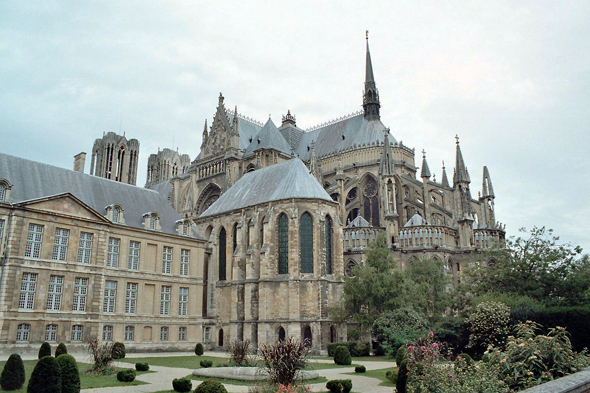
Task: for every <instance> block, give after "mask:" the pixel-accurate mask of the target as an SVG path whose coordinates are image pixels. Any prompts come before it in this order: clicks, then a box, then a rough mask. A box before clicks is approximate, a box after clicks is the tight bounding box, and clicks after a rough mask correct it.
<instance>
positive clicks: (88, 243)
mask: <svg viewBox="0 0 590 393" xmlns="http://www.w3.org/2000/svg"><path fill="white" fill-rule="evenodd" d="M93 238H94V235H93V234H92V233H86V232H81V233H80V242H79V243H78V263H83V264H85V265H88V264H90V257H91V256H92V239H93Z"/></svg>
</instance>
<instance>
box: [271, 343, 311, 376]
mask: <svg viewBox="0 0 590 393" xmlns="http://www.w3.org/2000/svg"><path fill="white" fill-rule="evenodd" d="M309 350H310V345H309V341H307V340H303V341H299V340H296V339H294V338H292V337H289V338H288V339H286V340H280V341H277V342H276V343H274V344H272V345H270V344H262V345H261V346H260V354H261V356H262V361H263V362H264V369H265V370H266V371H267V372H268V375H269V376H270V381H271V382H272V383H273V384H283V385H285V386H289V385H291V384H292V383H293V381H294V380H295V377H296V376H297V373H298V372H299V371H300V370H303V369H304V368H305V366H306V365H307V356H308V355H309Z"/></svg>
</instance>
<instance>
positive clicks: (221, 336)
mask: <svg viewBox="0 0 590 393" xmlns="http://www.w3.org/2000/svg"><path fill="white" fill-rule="evenodd" d="M218 336H219V337H218V338H217V345H218V346H220V347H223V329H219V333H218Z"/></svg>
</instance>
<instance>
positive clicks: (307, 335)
mask: <svg viewBox="0 0 590 393" xmlns="http://www.w3.org/2000/svg"><path fill="white" fill-rule="evenodd" d="M303 339H304V340H305V341H307V345H308V346H310V347H311V345H312V343H313V338H312V335H311V327H309V326H306V327H305V329H304V330H303Z"/></svg>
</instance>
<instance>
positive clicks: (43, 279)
mask: <svg viewBox="0 0 590 393" xmlns="http://www.w3.org/2000/svg"><path fill="white" fill-rule="evenodd" d="M359 98H362V107H363V110H362V111H360V112H358V113H354V114H351V115H348V116H343V117H341V118H339V119H336V120H334V121H330V122H327V123H324V124H321V125H318V126H316V127H313V128H311V129H307V130H303V129H301V128H299V127H297V121H296V118H295V116H294V115H293V114H291V112H290V111H287V113H286V114H285V115H284V116H283V117H282V122H281V124H280V125H278V126H277V125H276V124H275V123H274V122H273V121H272V120H271V119H269V120H268V121H267V122H266V123H265V124H262V123H259V122H257V121H255V120H253V119H250V118H248V117H246V116H243V115H241V114H239V113H238V110H237V107H236V108H233V109H231V108H226V106H225V102H224V97H223V95H222V94H220V95H219V100H218V103H217V109H216V111H215V115H214V117H213V119H212V122H211V124H210V125H209V124H208V122H207V121H206V120H205V127H204V130H203V138H202V145H201V147H200V154H199V155H198V156H197V157H196V158H195V159H194V160H192V161H191V159H190V158H189V156H188V155H186V154H180V153H179V152H178V151H174V150H170V149H163V150H161V151H158V153H157V154H152V155H150V157H149V160H148V168H147V178H146V184H145V188H140V187H136V186H135V183H136V180H137V161H138V155H139V142H138V141H137V140H135V139H131V140H127V139H126V137H125V136H124V135H123V136H120V135H117V134H115V133H107V134H105V135H103V138H102V139H97V140H96V142H95V144H94V146H93V149H92V160H91V169H90V172H91V173H90V175H87V174H84V173H80V172H83V168H84V160H85V153H80V154H79V155H77V156H76V161H75V163H74V168H75V171H69V170H65V169H61V168H54V167H50V166H48V165H44V164H39V163H34V162H30V161H26V160H22V159H18V158H16V157H10V156H6V155H2V154H0V162H1V163H2V165H1V166H0V251H1V254H0V255H2V261H3V264H2V276H1V277H2V287H1V288H0V289H1V291H0V292H1V293H0V299H1V301H0V316H1V317H2V320H3V322H2V324H3V325H2V330H1V331H0V343H2V344H4V345H6V346H7V348H8V347H10V348H19V347H25V346H27V345H28V346H31V347H34V346H35V345H36V344H37V343H39V342H42V341H50V342H51V341H54V342H59V341H63V342H66V343H68V345H70V344H72V345H75V344H80V345H81V344H82V343H83V342H84V341H85V340H86V339H88V338H91V337H99V338H102V339H103V340H115V341H122V342H125V344H126V346H127V347H128V348H130V349H131V348H133V349H138V350H139V349H143V350H149V349H152V350H171V349H176V350H185V349H189V348H191V346H192V347H194V344H195V343H196V342H203V343H204V344H205V346H206V347H207V348H209V349H211V348H224V347H227V346H228V345H229V343H230V342H231V341H233V340H236V339H239V340H245V339H249V340H250V341H251V342H252V343H253V344H254V345H258V344H262V343H270V342H274V341H276V340H278V339H281V338H285V337H289V336H292V337H296V338H302V339H303V338H305V339H308V340H310V342H311V343H312V347H313V349H314V351H316V352H319V351H322V350H323V349H325V346H326V344H327V343H329V342H335V341H345V340H346V339H347V329H346V326H336V325H334V324H333V323H332V322H331V319H330V315H329V314H328V313H327V309H328V307H329V306H330V305H333V304H335V303H336V302H337V301H338V300H339V299H340V297H341V296H342V289H343V283H344V277H346V276H350V275H352V274H353V273H352V268H353V267H354V266H355V265H362V264H363V263H364V258H365V255H366V252H367V250H368V245H369V244H370V242H371V241H373V240H374V239H375V238H376V236H377V234H378V233H380V232H384V233H385V234H386V238H387V244H388V247H389V248H390V249H391V253H392V256H393V257H394V259H395V260H396V261H398V264H399V267H400V268H402V269H403V268H404V267H405V266H406V265H407V264H409V263H412V260H415V259H420V258H430V259H437V260H440V261H443V262H444V266H445V270H446V272H447V274H449V275H451V276H452V277H453V280H454V282H455V283H458V282H460V280H461V271H462V268H463V267H464V266H465V265H466V264H468V263H470V262H472V261H473V260H474V259H475V255H477V253H479V252H481V251H482V250H484V249H486V248H489V247H491V246H492V245H493V244H495V243H498V242H503V241H504V237H505V230H504V227H503V226H502V225H501V224H500V223H498V222H497V221H496V216H495V209H494V201H495V195H494V190H493V187H492V181H491V177H490V173H489V171H488V168H487V167H483V169H482V188H481V190H479V191H478V194H477V198H474V197H473V196H472V190H471V178H470V175H469V172H468V170H467V166H466V164H465V161H464V159H463V154H462V152H461V147H460V144H459V139H458V138H457V139H456V141H455V149H456V152H455V156H456V159H455V167H454V171H453V174H452V177H450V176H448V175H447V172H446V168H444V167H443V168H442V176H441V179H440V181H436V180H435V179H434V176H432V174H431V172H430V169H429V166H428V162H427V159H426V155H425V153H424V152H423V153H422V156H421V157H418V159H420V158H421V160H422V161H421V163H420V164H419V166H418V165H417V164H418V163H417V162H416V157H415V153H416V152H415V150H414V149H412V148H410V147H408V146H405V145H404V144H402V143H401V142H398V140H397V139H396V138H395V136H394V135H392V134H391V133H390V130H389V128H388V127H387V126H386V125H384V124H383V123H382V121H381V117H380V107H381V103H380V98H379V91H378V89H377V84H376V81H375V77H374V74H373V67H372V63H371V55H370V51H369V46H368V41H367V48H366V72H365V82H364V93H363V96H362V97H359ZM119 255H121V262H119Z"/></svg>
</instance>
